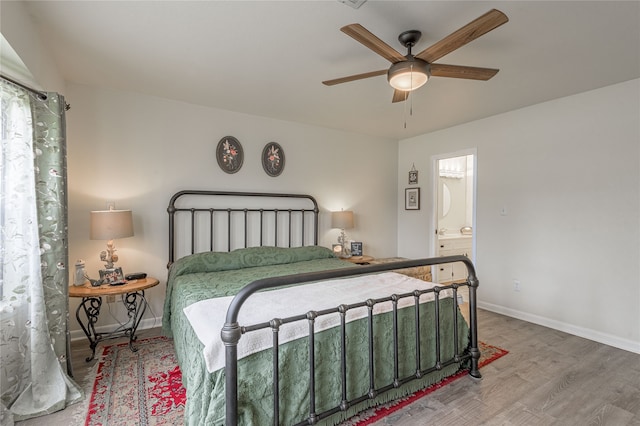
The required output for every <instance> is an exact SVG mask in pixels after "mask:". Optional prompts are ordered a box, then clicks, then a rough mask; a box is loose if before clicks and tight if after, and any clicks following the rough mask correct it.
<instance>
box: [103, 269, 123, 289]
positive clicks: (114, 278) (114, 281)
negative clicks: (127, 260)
mask: <svg viewBox="0 0 640 426" xmlns="http://www.w3.org/2000/svg"><path fill="white" fill-rule="evenodd" d="M100 281H102V283H103V284H109V285H120V284H124V283H125V280H124V275H123V274H122V268H120V267H117V268H111V269H100Z"/></svg>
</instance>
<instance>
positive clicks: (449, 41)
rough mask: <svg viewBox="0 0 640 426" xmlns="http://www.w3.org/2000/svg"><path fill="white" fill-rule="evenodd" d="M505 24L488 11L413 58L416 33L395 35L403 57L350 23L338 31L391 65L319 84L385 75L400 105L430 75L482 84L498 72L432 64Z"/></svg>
mask: <svg viewBox="0 0 640 426" xmlns="http://www.w3.org/2000/svg"><path fill="white" fill-rule="evenodd" d="M508 21H509V18H507V15H505V14H504V13H502V12H500V11H499V10H497V9H492V10H490V11H489V12H487V13H485V14H484V15H482V16H480V17H479V18H477V19H475V20H473V21H471V22H469V23H468V24H467V25H465V26H463V27H462V28H460V29H459V30H457V31H455V32H453V33H451V34H449V35H448V36H446V37H445V38H443V39H442V40H440V41H438V42H436V43H435V44H433V45H431V46H430V47H427V48H426V49H424V50H423V51H422V52H420V53H418V54H417V55H413V54H412V53H411V48H412V47H413V46H414V45H415V44H416V43H417V42H418V40H420V36H421V35H422V33H421V32H420V31H418V30H410V31H405V32H403V33H402V34H400V35H399V36H398V40H399V41H400V43H402V45H403V46H405V47H406V48H407V54H406V55H403V54H401V53H400V52H398V51H396V50H395V49H394V48H393V47H391V46H389V45H388V44H386V43H385V42H384V41H382V40H380V39H379V38H378V37H376V36H375V35H374V34H372V33H371V32H369V30H367V29H366V28H365V27H363V26H362V25H360V24H350V25H347V26H344V27H342V28H340V31H342V32H343V33H345V34H347V35H348V36H350V37H352V38H353V39H355V40H356V41H359V42H360V43H362V44H363V45H365V46H366V47H368V48H369V49H371V50H373V51H374V52H375V53H377V54H378V55H380V56H382V57H383V58H385V59H386V60H388V61H389V62H391V63H392V65H391V67H390V68H389V69H385V70H379V71H371V72H367V73H363V74H356V75H351V76H348V77H342V78H336V79H333V80H327V81H323V82H322V83H323V84H324V85H327V86H333V85H335V84H340V83H347V82H349V81H355V80H362V79H365V78H369V77H376V76H379V75H384V74H387V80H388V81H389V84H390V85H391V87H393V88H394V93H393V102H402V101H405V100H407V98H408V97H409V93H411V92H412V91H413V90H416V89H418V88H419V87H421V86H422V85H424V84H425V83H426V82H427V80H428V79H429V77H431V76H434V77H451V78H464V79H471V80H484V81H486V80H489V79H490V78H491V77H493V76H494V75H496V74H497V73H498V71H499V70H497V69H494V68H477V67H468V66H462V65H446V64H434V62H435V61H437V60H438V59H440V58H442V57H443V56H444V55H446V54H448V53H451V52H453V51H454V50H456V49H459V48H460V47H462V46H464V45H465V44H467V43H469V42H471V41H473V40H475V39H477V38H478V37H480V36H481V35H484V34H486V33H488V32H489V31H491V30H493V29H495V28H498V27H499V26H500V25H502V24H504V23H506V22H508Z"/></svg>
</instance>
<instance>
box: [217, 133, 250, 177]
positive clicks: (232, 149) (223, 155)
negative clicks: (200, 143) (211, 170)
mask: <svg viewBox="0 0 640 426" xmlns="http://www.w3.org/2000/svg"><path fill="white" fill-rule="evenodd" d="M216 159H217V160H218V165H219V166H220V168H221V169H222V170H224V171H225V172H227V173H235V172H237V171H238V170H240V167H242V162H243V161H244V151H243V150H242V145H240V142H239V141H238V139H236V138H234V137H233V136H225V137H223V138H222V139H220V142H218V146H217V147H216Z"/></svg>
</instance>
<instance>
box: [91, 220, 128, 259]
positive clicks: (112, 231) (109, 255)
mask: <svg viewBox="0 0 640 426" xmlns="http://www.w3.org/2000/svg"><path fill="white" fill-rule="evenodd" d="M90 222H91V226H90V228H91V229H90V236H89V238H90V239H92V240H107V250H106V251H102V252H101V253H100V260H102V261H103V262H106V263H105V267H106V268H107V269H112V268H113V264H114V262H117V261H118V255H117V254H116V246H115V244H114V243H113V240H115V239H117V238H126V237H133V215H132V213H131V210H113V209H112V210H98V211H92V212H91V221H90Z"/></svg>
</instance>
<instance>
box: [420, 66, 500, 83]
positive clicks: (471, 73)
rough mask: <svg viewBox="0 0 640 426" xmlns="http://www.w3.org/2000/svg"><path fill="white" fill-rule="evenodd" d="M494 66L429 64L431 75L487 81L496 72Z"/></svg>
mask: <svg viewBox="0 0 640 426" xmlns="http://www.w3.org/2000/svg"><path fill="white" fill-rule="evenodd" d="M498 71H500V70H497V69H494V68H477V67H465V66H462V65H446V64H431V75H432V76H433V77H451V78H466V79H469V80H483V81H487V80H489V79H490V78H491V77H493V76H494V75H496V74H497V73H498Z"/></svg>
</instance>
